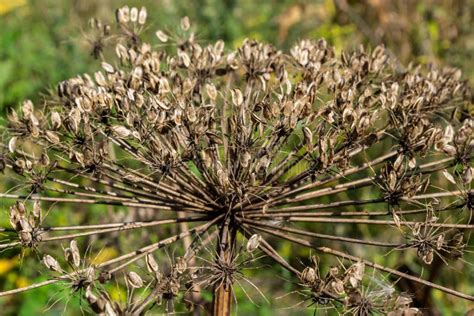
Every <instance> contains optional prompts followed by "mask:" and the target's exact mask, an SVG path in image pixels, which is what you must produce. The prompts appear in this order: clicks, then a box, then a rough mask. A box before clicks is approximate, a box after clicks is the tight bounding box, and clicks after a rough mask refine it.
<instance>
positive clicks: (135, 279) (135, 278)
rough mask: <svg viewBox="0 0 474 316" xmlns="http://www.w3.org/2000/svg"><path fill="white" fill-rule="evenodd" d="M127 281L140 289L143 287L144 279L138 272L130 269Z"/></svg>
mask: <svg viewBox="0 0 474 316" xmlns="http://www.w3.org/2000/svg"><path fill="white" fill-rule="evenodd" d="M127 281H128V284H130V285H131V286H132V287H133V288H136V289H139V288H141V287H143V280H142V278H141V277H140V276H139V275H138V274H137V273H136V272H133V271H130V272H129V273H127Z"/></svg>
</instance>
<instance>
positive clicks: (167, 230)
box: [0, 7, 474, 315]
mask: <svg viewBox="0 0 474 316" xmlns="http://www.w3.org/2000/svg"><path fill="white" fill-rule="evenodd" d="M146 18H147V13H146V10H145V9H144V8H142V9H137V8H129V7H123V8H120V9H119V10H117V15H116V20H117V27H116V28H112V27H109V26H107V25H103V24H101V23H100V22H98V21H96V20H94V21H93V23H92V25H93V26H94V27H96V28H99V29H98V32H96V33H97V34H98V36H96V37H97V38H95V39H94V40H91V44H92V55H93V56H95V57H96V58H101V59H102V58H105V57H106V56H108V55H107V53H106V52H105V49H106V47H107V45H110V44H112V43H114V45H115V53H116V58H115V59H113V60H112V61H109V62H106V61H103V62H102V68H103V69H102V70H99V71H97V72H96V73H94V74H92V75H89V74H84V75H79V76H77V77H74V78H71V79H69V80H65V81H63V82H61V83H59V84H58V86H57V91H56V92H55V93H52V94H51V95H50V96H49V97H48V98H47V100H46V102H45V104H44V106H42V107H38V106H36V107H34V106H33V104H32V103H31V102H30V101H26V102H24V103H23V105H22V106H21V109H20V110H19V111H14V110H13V111H12V112H11V113H10V114H9V115H8V123H7V124H6V126H5V133H4V145H3V154H2V155H1V159H0V167H1V170H2V171H4V172H5V174H6V176H7V177H12V178H13V179H17V180H18V185H17V186H14V187H12V188H11V189H9V190H8V191H7V192H5V193H2V194H1V197H2V198H4V199H13V200H16V202H15V203H14V204H13V205H12V206H11V207H10V210H9V218H10V223H11V226H9V227H4V228H2V232H3V233H4V236H6V237H4V241H3V243H2V244H1V245H0V247H1V248H2V249H6V248H13V247H21V248H23V249H32V250H33V251H35V252H36V253H38V254H40V256H39V257H40V258H42V261H43V264H44V266H45V267H46V268H47V269H49V270H51V271H52V272H53V274H52V277H51V279H49V280H47V281H44V282H41V283H37V284H33V285H30V286H27V287H24V288H17V289H13V290H9V291H5V292H1V293H0V296H6V295H12V294H17V293H21V292H23V291H27V290H32V289H34V288H37V287H40V286H46V285H48V284H52V283H58V282H60V283H63V284H65V286H66V287H68V288H70V290H71V292H72V293H73V295H76V294H77V295H80V296H81V297H82V299H83V300H84V301H85V302H86V303H87V304H86V305H88V308H89V309H90V310H91V311H93V312H96V313H99V314H105V315H138V314H144V313H146V312H147V311H149V310H151V309H157V308H164V310H165V311H166V312H168V313H171V312H173V311H174V306H175V304H177V303H180V302H181V303H182V304H185V305H187V306H188V307H189V308H191V309H194V310H196V309H197V305H198V304H201V302H200V301H199V300H201V301H202V299H200V298H199V295H196V293H198V292H199V291H201V290H202V288H208V289H210V290H211V291H212V292H213V294H214V299H213V303H212V307H211V308H210V311H211V312H212V313H213V314H215V315H228V314H230V312H231V305H232V302H233V300H234V298H233V295H234V294H233V288H234V287H235V286H236V285H242V286H243V284H244V283H245V284H246V285H247V286H250V287H251V288H253V289H256V290H257V291H258V292H260V293H261V295H262V296H263V295H265V294H267V295H268V294H271V293H262V292H261V291H260V289H259V288H258V287H257V286H256V285H255V284H254V283H253V282H252V281H251V280H250V279H249V278H248V276H246V274H245V273H244V271H245V269H246V268H252V267H257V266H258V265H260V263H258V262H260V261H261V260H263V259H262V256H264V257H265V260H267V261H266V262H270V259H271V260H273V261H274V263H275V264H277V265H280V266H281V267H283V268H285V269H287V270H288V271H289V272H290V273H291V274H292V275H293V276H294V279H293V281H294V282H295V283H296V284H297V285H298V287H300V289H301V290H298V291H297V292H298V293H299V294H301V295H303V297H304V299H303V301H302V302H304V303H305V304H306V305H307V306H309V307H308V308H316V309H319V308H323V309H324V308H327V307H331V308H336V309H337V310H339V311H341V312H343V313H347V314H353V315H371V314H388V313H390V315H415V314H417V313H418V310H417V309H416V308H415V307H410V303H411V298H410V295H411V294H412V293H397V291H396V290H395V289H396V284H392V283H393V279H392V281H390V279H389V278H387V279H385V277H377V276H380V275H382V274H386V275H390V276H391V277H392V278H394V279H406V280H408V281H410V282H414V283H417V284H418V285H419V286H424V287H430V288H434V289H437V290H440V291H443V292H446V293H448V294H451V295H454V296H457V297H459V298H461V299H465V300H471V301H473V300H474V297H473V296H472V295H469V294H464V293H461V292H459V291H457V290H455V289H452V288H448V287H445V286H442V285H439V284H436V283H433V282H432V281H428V280H425V279H423V278H422V277H420V276H417V275H416V273H405V272H404V271H399V270H397V269H396V267H393V268H390V267H388V266H384V265H380V264H377V263H374V262H373V261H370V260H368V259H364V258H362V257H360V256H359V255H360V253H361V252H360V251H358V250H357V249H359V250H360V246H362V247H363V248H362V249H366V251H364V252H363V254H365V255H367V256H369V254H370V253H378V254H385V253H387V252H390V251H394V252H399V253H400V252H407V253H414V254H415V253H416V254H417V255H418V257H419V259H420V264H422V265H430V264H431V263H432V262H433V260H434V259H436V258H440V259H441V260H443V261H444V262H445V263H446V264H448V265H450V264H451V262H453V260H456V259H459V258H462V256H463V252H465V248H466V241H467V237H465V236H464V232H466V231H469V230H471V229H473V228H474V224H473V221H472V220H471V218H472V211H473V205H474V192H473V190H472V188H471V183H472V173H473V167H472V155H473V148H474V138H473V133H472V130H473V128H474V123H473V122H474V121H473V120H472V118H471V117H469V116H468V114H466V113H467V112H466V108H467V107H470V106H472V104H471V103H470V102H471V101H470V100H471V99H470V94H469V89H468V87H467V86H466V83H465V82H464V81H462V80H461V74H460V71H458V70H455V69H442V70H436V69H424V68H421V67H413V66H410V67H409V68H407V69H404V70H403V71H400V69H399V68H395V67H393V66H392V63H391V61H390V58H389V57H388V55H387V54H386V52H385V49H384V48H383V47H376V48H375V49H374V50H373V51H371V52H368V51H366V50H365V49H364V48H359V49H357V50H356V51H355V52H353V53H346V52H342V53H340V54H336V52H335V50H334V48H332V47H331V46H330V45H328V43H327V42H326V41H324V40H323V39H321V40H318V41H313V40H301V41H300V42H299V43H297V44H296V45H295V46H294V47H293V48H292V49H291V51H290V52H289V53H285V52H282V51H279V50H278V49H276V48H275V47H273V46H271V45H269V44H264V43H260V42H257V41H254V40H245V41H244V42H243V43H242V45H241V46H240V47H239V48H237V49H235V50H232V49H230V48H226V47H225V45H224V42H223V41H217V42H216V43H213V44H208V45H201V44H199V43H198V42H197V41H196V39H195V33H194V32H193V28H192V27H191V25H190V23H189V20H188V19H187V18H183V19H182V21H181V25H180V29H179V30H178V31H176V32H170V31H161V30H160V31H157V32H156V36H157V38H158V40H159V41H160V45H158V46H152V45H151V44H148V43H146V42H143V41H142V39H141V36H140V35H141V33H142V32H144V31H145V30H146V29H145V26H144V24H145V20H146ZM102 36H105V37H106V39H107V40H105V38H102ZM106 44H107V45H106ZM438 176H441V177H444V178H446V179H445V180H448V181H439V179H438ZM63 205H64V206H63ZM67 205H73V206H74V207H73V208H70V209H68V208H67ZM94 205H106V206H107V207H108V208H107V207H103V208H92V206H94ZM46 207H49V209H50V212H71V213H72V214H71V216H67V217H66V218H67V220H69V222H67V223H63V224H62V225H51V226H48V225H47V222H48V220H49V217H47V216H46V214H45V213H46V212H45V209H46ZM114 207H115V208H119V209H122V210H123V209H125V210H126V214H127V216H129V217H127V218H128V219H127V218H124V217H123V216H122V217H120V216H119V215H118V214H117V213H114V211H113V209H114ZM93 209H94V212H99V211H100V212H102V213H101V214H103V216H100V219H99V220H100V222H90V221H91V220H93V219H96V220H97V217H94V216H87V214H88V213H89V212H92V210H93ZM98 210H99V211H98ZM140 211H146V212H147V214H148V215H147V219H146V220H140V219H139V217H138V219H137V215H136V214H138V213H139V212H140ZM79 213H82V214H81V215H83V216H77V215H79ZM130 218H131V219H132V220H130ZM114 219H115V220H116V221H115V222H114ZM318 223H319V224H318ZM66 225H67V226H66ZM347 225H350V226H351V227H359V226H364V227H366V229H367V230H368V231H370V232H372V235H373V236H376V237H377V238H380V239H382V240H372V239H371V240H368V239H367V238H366V237H364V236H365V235H364V236H363V235H362V234H361V233H360V230H359V231H358V233H357V232H356V233H355V234H354V232H352V233H351V231H350V230H348V229H346V228H345V227H347ZM128 231H144V232H146V233H144V234H142V235H140V236H141V237H140V238H139V239H133V237H127V238H131V239H130V240H131V241H133V242H126V241H125V240H124V239H120V238H118V237H117V236H118V235H121V234H126V232H128ZM328 231H330V233H328ZM167 234H168V235H167ZM341 234H344V235H341ZM104 236H111V238H114V239H115V242H116V247H117V249H119V250H120V251H123V253H122V254H121V255H119V256H117V257H114V258H111V259H108V260H106V261H102V262H100V263H93V260H89V259H86V258H88V257H90V258H92V257H94V255H97V254H98V253H99V252H100V249H97V247H95V246H94V243H93V242H92V241H94V240H97V239H98V238H105V237H104ZM127 236H132V235H127ZM92 238H95V239H92ZM388 239H390V241H388ZM244 240H248V241H247V242H246V244H243V242H244ZM124 241H125V242H124ZM280 241H286V242H290V243H292V244H293V246H294V247H297V246H298V247H301V248H302V249H311V251H312V252H313V253H314V252H316V254H317V256H316V255H314V256H312V257H311V261H310V263H309V264H308V263H305V264H304V263H301V262H300V263H298V262H295V258H296V257H295V258H292V257H290V258H284V257H283V256H282V255H280V254H279V252H278V250H277V249H278V243H279V242H280ZM181 242H183V245H182V246H178V245H177V246H176V247H175V250H174V251H173V253H172V254H170V253H169V251H168V250H171V249H172V248H170V247H172V245H174V244H178V243H181ZM58 243H59V244H60V245H61V244H62V243H65V245H66V244H69V246H65V245H63V247H67V248H65V249H64V251H63V252H64V256H63V258H60V257H58V252H57V251H55V248H54V244H58ZM353 245H359V248H354V247H353ZM160 249H161V250H165V251H166V253H167V254H168V255H167V256H168V257H169V259H165V260H158V261H157V260H156V258H155V256H156V255H157V254H159V253H160V252H159V250H160ZM167 249H168V250H167ZM81 253H82V254H81ZM84 253H85V254H86V255H84ZM87 253H88V255H87ZM356 253H357V255H356ZM294 254H295V256H296V252H295V253H294ZM331 257H333V258H337V260H336V264H334V260H333V261H331ZM161 258H163V256H161ZM321 262H327V264H325V265H322V264H321ZM331 262H332V263H331ZM328 265H331V266H332V267H331V268H330V269H329V270H328V271H327V272H324V271H323V270H324V268H323V267H325V266H326V267H327V266H328ZM67 267H68V268H67ZM368 270H371V271H372V273H368V272H367V271H368ZM375 271H378V272H377V273H375ZM115 282H116V283H117V284H122V285H126V287H127V289H128V290H127V298H126V302H119V301H117V300H116V299H114V298H112V296H111V295H110V294H109V293H108V290H109V289H110V287H108V284H114V283H115ZM290 282H291V281H290ZM374 284H375V285H374ZM248 296H249V299H251V300H252V298H251V295H248ZM183 298H185V299H184V301H185V303H183ZM160 306H163V307H160Z"/></svg>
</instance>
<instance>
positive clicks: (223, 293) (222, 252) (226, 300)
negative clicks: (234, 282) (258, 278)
mask: <svg viewBox="0 0 474 316" xmlns="http://www.w3.org/2000/svg"><path fill="white" fill-rule="evenodd" d="M235 234H236V229H235V227H234V225H232V223H231V221H230V218H229V217H227V218H226V219H225V221H224V222H223V224H222V227H221V230H220V239H219V242H218V244H217V253H218V254H219V256H218V257H217V258H216V260H222V261H223V262H225V263H226V264H230V263H231V262H232V259H233V256H234V248H235ZM232 295H233V294H232V286H231V284H229V283H228V282H225V281H224V282H222V283H221V284H219V285H217V286H216V287H215V288H214V297H213V300H212V315H214V316H229V315H230V313H231V310H232Z"/></svg>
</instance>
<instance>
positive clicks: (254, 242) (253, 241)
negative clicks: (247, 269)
mask: <svg viewBox="0 0 474 316" xmlns="http://www.w3.org/2000/svg"><path fill="white" fill-rule="evenodd" d="M261 241H262V236H260V235H258V234H254V235H252V236H251V237H250V238H249V240H248V241H247V248H246V249H247V252H249V253H252V252H254V251H255V250H257V248H258V247H259V246H260V243H261Z"/></svg>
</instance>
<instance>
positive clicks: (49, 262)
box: [43, 255, 61, 272]
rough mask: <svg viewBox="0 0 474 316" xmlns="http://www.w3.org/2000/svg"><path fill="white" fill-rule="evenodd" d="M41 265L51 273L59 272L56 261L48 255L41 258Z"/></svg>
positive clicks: (59, 268)
mask: <svg viewBox="0 0 474 316" xmlns="http://www.w3.org/2000/svg"><path fill="white" fill-rule="evenodd" d="M43 264H44V265H45V266H46V268H48V269H49V270H51V271H56V272H58V271H61V267H60V266H59V263H58V261H57V260H56V259H54V258H53V257H52V256H50V255H44V256H43Z"/></svg>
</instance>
